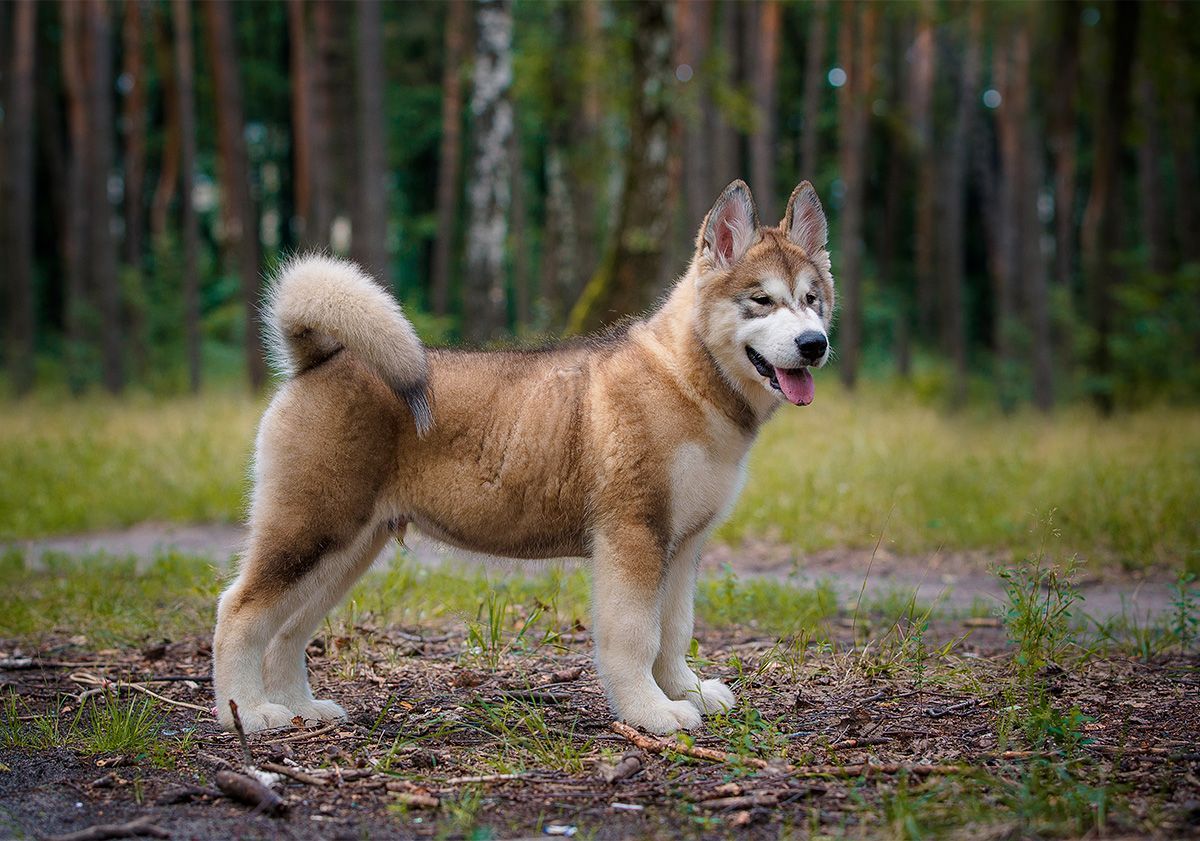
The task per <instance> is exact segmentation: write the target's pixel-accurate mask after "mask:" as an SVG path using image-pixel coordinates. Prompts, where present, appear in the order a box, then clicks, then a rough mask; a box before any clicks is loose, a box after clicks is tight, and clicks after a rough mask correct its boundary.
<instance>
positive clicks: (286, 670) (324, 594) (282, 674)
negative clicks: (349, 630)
mask: <svg viewBox="0 0 1200 841" xmlns="http://www.w3.org/2000/svg"><path fill="white" fill-rule="evenodd" d="M392 536H393V532H392V530H391V529H390V528H389V527H388V526H387V525H386V524H380V525H378V526H376V527H375V528H374V529H369V530H366V531H364V532H363V533H362V534H361V535H359V537H358V538H357V539H356V540H355V542H354V544H353V545H352V546H350V547H349V548H347V549H346V550H345V551H343V552H340V553H338V554H339V557H337V558H336V559H335V560H334V563H331V564H330V569H329V573H328V574H329V576H330V578H329V580H327V581H325V582H322V583H321V585H320V586H319V587H318V588H317V589H316V590H315V591H314V592H312V594H311V595H310V596H309V598H308V599H307V600H306V601H305V602H304V603H303V604H301V606H300V608H299V609H298V610H297V611H296V612H295V613H293V614H292V615H291V616H290V617H289V618H288V620H287V621H286V622H285V623H284V625H283V627H282V628H280V630H279V633H277V634H276V635H275V637H274V638H273V639H272V640H271V643H270V645H269V646H268V647H267V653H266V656H265V658H264V660H263V684H264V686H265V689H266V694H267V699H268V700H269V701H270V702H271V703H273V704H279V705H281V706H284V707H287V708H288V709H289V710H291V711H292V713H294V714H295V715H298V716H300V717H301V718H303V719H306V720H308V719H315V720H318V721H326V720H331V719H336V718H343V717H344V716H345V714H346V713H345V710H343V709H342V708H341V707H340V706H339V705H338V704H336V703H334V702H333V701H321V700H317V699H315V698H314V697H313V693H312V687H311V686H310V685H309V682H308V670H307V668H306V665H305V659H304V650H305V648H307V646H308V641H309V640H310V639H311V638H312V635H313V633H314V632H315V631H316V629H317V628H318V627H319V626H320V624H321V620H322V619H324V618H325V614H327V613H328V612H329V611H330V610H332V609H333V608H334V607H335V606H337V604H338V603H339V602H341V601H342V599H343V598H345V596H346V593H347V592H349V590H350V588H351V587H353V586H354V583H355V582H356V581H358V579H359V578H361V577H362V574H363V573H364V572H366V571H367V570H368V569H369V568H370V566H371V564H372V563H373V562H374V560H375V558H376V557H377V556H378V555H379V552H380V550H382V549H383V547H384V546H385V545H386V544H387V542H388V540H390V539H391V538H392ZM334 564H336V566H335V565H334Z"/></svg>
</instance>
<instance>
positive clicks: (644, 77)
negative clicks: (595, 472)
mask: <svg viewBox="0 0 1200 841" xmlns="http://www.w3.org/2000/svg"><path fill="white" fill-rule="evenodd" d="M634 23H635V27H636V34H635V37H634V41H633V79H632V82H633V88H632V91H633V113H632V115H631V120H630V137H629V146H628V148H627V150H626V155H625V168H624V178H623V186H622V190H621V199H620V205H619V207H618V208H617V213H616V216H617V225H616V229H615V231H614V232H613V235H612V237H611V238H610V241H609V244H608V247H607V249H606V252H605V255H604V256H603V257H602V258H601V260H600V266H599V267H598V268H597V270H596V273H595V274H594V275H593V276H592V279H591V280H590V281H588V285H587V286H586V287H585V288H584V290H583V294H582V295H581V296H580V299H579V301H578V302H577V303H576V305H575V307H574V309H573V310H572V312H571V318H570V322H569V324H568V327H567V329H568V332H571V333H582V332H588V331H591V330H595V329H597V328H599V327H601V326H603V325H605V324H611V323H612V322H613V321H615V320H618V319H620V318H622V317H624V316H626V315H629V314H632V313H637V312H640V311H641V310H642V309H643V308H644V307H645V306H646V305H647V304H648V303H649V297H650V294H652V292H653V291H654V289H655V287H656V286H657V283H656V281H657V278H658V273H659V269H660V267H661V264H662V253H663V244H664V239H665V236H666V233H667V229H668V227H669V215H668V212H667V207H666V193H667V149H668V146H669V143H668V135H669V133H670V115H669V112H668V109H667V103H666V94H667V92H668V91H669V90H670V89H671V88H670V85H669V80H670V78H671V76H672V68H671V30H670V28H669V26H668V22H667V9H666V4H665V2H663V0H647V1H646V2H642V3H639V4H638V5H637V6H636V7H635V11H634Z"/></svg>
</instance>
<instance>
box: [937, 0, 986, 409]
mask: <svg viewBox="0 0 1200 841" xmlns="http://www.w3.org/2000/svg"><path fill="white" fill-rule="evenodd" d="M969 14H970V19H969V21H968V30H967V34H966V38H965V42H964V43H963V45H962V65H961V67H960V69H959V74H958V76H959V88H958V92H957V93H958V98H957V103H956V105H955V114H954V129H953V134H952V136H951V138H950V148H949V149H948V150H947V154H946V155H945V161H946V174H945V179H944V190H945V197H946V205H945V215H944V218H943V219H942V221H941V225H940V226H939V227H940V228H941V230H942V232H943V236H944V239H943V242H942V249H941V250H942V257H943V267H942V277H943V278H944V281H943V287H942V295H941V299H942V316H941V326H942V343H943V345H944V346H945V348H946V350H947V352H948V353H949V355H950V360H951V362H952V364H953V366H954V383H953V386H952V389H951V402H952V403H953V405H954V406H961V405H962V404H963V403H964V402H966V398H967V328H966V311H965V308H966V295H965V288H964V281H963V274H964V271H965V268H966V253H965V252H966V249H965V237H966V214H967V153H968V151H969V148H970V143H971V140H972V138H973V137H975V130H974V123H975V118H976V114H975V112H976V109H977V108H978V102H979V99H978V93H979V43H980V38H981V37H982V30H983V10H982V7H981V6H980V5H979V4H974V5H972V6H971V10H970V12H969Z"/></svg>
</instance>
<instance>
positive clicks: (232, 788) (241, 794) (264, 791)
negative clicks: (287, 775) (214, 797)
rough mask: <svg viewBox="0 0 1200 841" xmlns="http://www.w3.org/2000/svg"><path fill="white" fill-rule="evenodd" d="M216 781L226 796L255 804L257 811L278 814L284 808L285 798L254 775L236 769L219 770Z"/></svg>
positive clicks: (265, 813)
mask: <svg viewBox="0 0 1200 841" xmlns="http://www.w3.org/2000/svg"><path fill="white" fill-rule="evenodd" d="M216 782H217V788H219V789H220V790H221V791H222V792H224V793H225V796H226V797H229V798H231V799H233V800H237V801H238V802H240V803H245V804H246V805H247V806H253V807H254V810H255V811H256V812H262V813H263V814H264V815H276V814H279V813H280V812H281V811H283V809H284V802H283V798H282V797H280V796H279V795H278V794H276V793H275V792H274V791H272V790H271V789H270V788H268V787H267V786H265V785H263V784H262V783H260V782H259V781H258V780H256V779H254V778H253V777H247V776H246V775H245V774H238V773H236V772H235V771H218V772H217V778H216Z"/></svg>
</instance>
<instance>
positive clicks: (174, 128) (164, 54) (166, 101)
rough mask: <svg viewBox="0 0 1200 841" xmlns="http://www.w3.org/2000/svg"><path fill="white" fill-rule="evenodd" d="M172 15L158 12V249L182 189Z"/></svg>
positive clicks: (153, 225)
mask: <svg viewBox="0 0 1200 841" xmlns="http://www.w3.org/2000/svg"><path fill="white" fill-rule="evenodd" d="M170 15H171V12H170V10H169V8H168V10H167V11H166V13H165V14H162V15H161V16H160V14H159V12H158V9H156V10H155V18H156V20H155V22H154V61H155V65H156V67H157V70H158V78H159V79H160V80H161V84H162V94H163V120H164V123H163V151H162V163H161V165H160V166H159V171H158V182H157V183H156V184H155V187H154V196H153V197H152V198H151V200H150V239H151V245H152V246H153V247H154V248H156V249H157V248H159V247H160V246H161V245H162V244H163V238H164V237H165V236H166V234H167V226H168V221H167V220H168V218H169V216H170V212H171V201H172V200H173V199H174V198H175V192H176V190H178V188H179V155H180V148H179V147H180V143H179V88H178V85H176V83H175V57H174V51H173V49H172V46H171V45H172V35H171V26H172V24H171V21H170Z"/></svg>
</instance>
